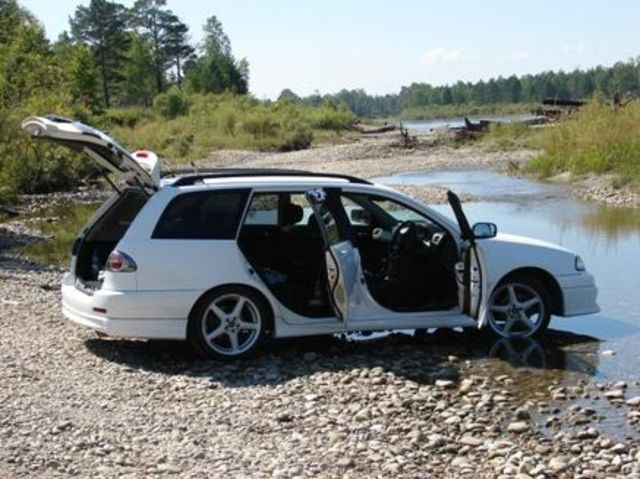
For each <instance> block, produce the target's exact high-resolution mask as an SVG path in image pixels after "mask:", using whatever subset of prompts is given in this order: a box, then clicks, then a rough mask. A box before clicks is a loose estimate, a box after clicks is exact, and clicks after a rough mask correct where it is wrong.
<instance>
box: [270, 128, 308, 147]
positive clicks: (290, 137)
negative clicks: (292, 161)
mask: <svg viewBox="0 0 640 479" xmlns="http://www.w3.org/2000/svg"><path fill="white" fill-rule="evenodd" d="M312 141H313V132H312V131H311V130H310V129H309V128H308V127H306V126H299V127H296V128H294V129H293V130H292V131H290V132H288V133H285V134H284V138H283V141H282V143H281V144H280V146H279V148H278V149H279V150H280V151H294V150H305V149H307V148H309V147H310V146H311V142H312Z"/></svg>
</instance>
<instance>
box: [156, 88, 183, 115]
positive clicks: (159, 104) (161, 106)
mask: <svg viewBox="0 0 640 479" xmlns="http://www.w3.org/2000/svg"><path fill="white" fill-rule="evenodd" d="M153 108H154V110H156V111H157V112H158V113H160V115H162V116H163V117H164V118H167V119H172V118H176V117H178V116H181V115H186V114H187V113H188V112H189V101H188V100H187V97H186V96H185V95H184V94H183V93H182V92H181V91H180V90H178V89H177V88H172V89H170V90H169V91H168V92H166V93H160V94H159V95H157V96H156V97H155V98H154V99H153Z"/></svg>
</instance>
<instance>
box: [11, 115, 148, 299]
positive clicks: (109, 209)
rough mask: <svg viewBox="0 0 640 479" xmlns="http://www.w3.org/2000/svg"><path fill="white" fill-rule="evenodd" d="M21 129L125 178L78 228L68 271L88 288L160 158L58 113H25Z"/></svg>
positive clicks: (95, 285) (98, 279)
mask: <svg viewBox="0 0 640 479" xmlns="http://www.w3.org/2000/svg"><path fill="white" fill-rule="evenodd" d="M22 129H23V130H24V131H26V132H27V133H29V134H30V135H31V136H32V137H33V138H36V139H40V140H47V141H51V142H54V143H56V144H59V145H62V146H66V147H68V148H71V149H73V150H75V151H79V152H83V153H85V154H87V155H88V156H89V157H90V158H91V159H92V160H93V161H95V162H96V163H97V164H98V165H99V166H100V167H101V168H102V170H103V173H105V176H106V174H108V173H112V174H115V175H117V176H119V177H121V178H123V179H124V181H125V182H126V183H127V185H128V186H126V187H124V188H117V187H116V186H115V184H114V183H113V182H112V181H111V180H109V179H108V177H107V179H108V180H109V182H110V183H111V185H112V186H113V187H114V188H115V189H116V193H115V194H114V195H113V196H111V197H110V198H109V199H108V200H107V201H106V202H105V203H104V204H103V205H102V207H100V208H99V209H98V210H97V211H96V213H95V214H94V215H93V217H92V218H91V219H90V220H89V222H88V223H87V224H86V225H85V226H84V228H83V229H82V231H80V232H79V234H78V237H77V238H76V241H75V243H74V245H73V250H72V260H71V271H72V273H73V275H74V277H75V282H76V286H77V287H78V288H79V289H82V290H84V291H86V292H91V291H93V290H95V289H99V288H100V287H101V285H102V275H103V272H104V268H105V264H106V261H107V258H108V256H109V253H111V251H112V250H113V249H114V248H115V247H116V245H117V244H118V242H119V241H120V239H121V238H122V237H123V236H124V234H125V233H126V231H127V229H128V228H129V225H130V224H131V223H132V222H133V220H134V219H135V217H136V216H137V214H138V212H139V211H140V210H141V209H142V207H143V206H144V205H145V204H146V202H147V200H148V199H149V197H150V196H151V195H152V194H153V192H154V191H156V190H157V189H158V185H159V183H160V164H159V161H158V159H157V157H156V156H155V155H154V154H153V153H151V152H136V153H133V154H132V153H129V152H128V151H127V150H126V149H124V148H123V147H122V146H120V145H119V144H118V143H117V142H116V141H115V140H113V139H112V138H111V137H109V136H108V135H106V134H105V133H103V132H101V131H98V130H96V129H94V128H91V127H90V126H87V125H84V124H82V123H78V122H74V121H72V120H68V119H66V118H61V117H57V116H47V117H36V116H33V117H29V118H26V119H25V120H24V121H23V122H22Z"/></svg>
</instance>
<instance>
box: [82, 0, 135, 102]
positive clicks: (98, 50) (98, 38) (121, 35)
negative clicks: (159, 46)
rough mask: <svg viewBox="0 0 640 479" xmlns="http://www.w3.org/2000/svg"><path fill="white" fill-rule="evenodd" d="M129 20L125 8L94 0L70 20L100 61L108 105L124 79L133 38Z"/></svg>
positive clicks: (104, 93) (103, 87) (105, 1)
mask: <svg viewBox="0 0 640 479" xmlns="http://www.w3.org/2000/svg"><path fill="white" fill-rule="evenodd" d="M126 20H127V11H126V9H125V7H123V6H122V5H120V4H118V3H115V2H110V1H108V0H91V3H90V4H89V6H88V7H85V6H83V5H80V6H78V7H77V8H76V11H75V15H74V16H73V18H71V19H70V23H71V33H72V35H73V37H74V39H75V40H76V41H80V42H83V43H86V44H87V45H89V47H90V48H91V51H92V52H93V56H94V58H95V60H96V63H97V64H98V67H99V69H100V76H101V82H102V95H103V98H104V104H105V106H106V107H107V108H108V107H110V106H111V98H112V94H113V92H114V90H115V89H116V88H117V87H118V83H119V82H120V80H121V79H122V75H121V72H120V66H121V65H122V60H123V59H124V54H125V52H126V50H127V47H128V40H129V36H128V35H127V32H126Z"/></svg>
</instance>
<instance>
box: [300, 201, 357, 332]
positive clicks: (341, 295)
mask: <svg viewBox="0 0 640 479" xmlns="http://www.w3.org/2000/svg"><path fill="white" fill-rule="evenodd" d="M305 196H306V198H307V201H308V202H309V204H310V205H311V209H312V211H313V215H314V216H315V219H316V221H317V223H318V227H319V229H320V233H321V235H322V240H323V243H324V251H325V262H326V270H327V287H328V293H329V301H330V302H331V306H332V308H333V310H334V312H335V315H336V317H337V318H338V319H339V320H340V321H342V322H346V321H347V320H348V317H349V298H350V296H351V295H352V294H353V290H354V287H355V284H356V281H357V279H358V259H357V258H358V256H357V254H356V250H355V248H354V247H353V245H352V244H351V242H350V241H348V240H342V239H341V238H340V233H339V231H338V225H337V223H336V220H335V217H334V215H333V214H332V213H331V211H330V209H329V207H328V206H327V194H326V192H325V191H324V190H322V189H315V190H310V191H307V192H306V194H305Z"/></svg>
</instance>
